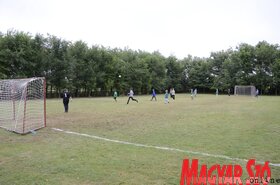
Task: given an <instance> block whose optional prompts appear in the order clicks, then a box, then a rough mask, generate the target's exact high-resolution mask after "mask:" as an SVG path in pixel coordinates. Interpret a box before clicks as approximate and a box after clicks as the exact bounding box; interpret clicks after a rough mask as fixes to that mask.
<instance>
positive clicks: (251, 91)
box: [234, 85, 256, 96]
mask: <svg viewBox="0 0 280 185" xmlns="http://www.w3.org/2000/svg"><path fill="white" fill-rule="evenodd" d="M255 94H256V87H255V86H252V85H249V86H244V85H236V86H235V87H234V95H247V96H255Z"/></svg>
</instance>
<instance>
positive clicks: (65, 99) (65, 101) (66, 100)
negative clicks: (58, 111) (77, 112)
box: [62, 89, 71, 113]
mask: <svg viewBox="0 0 280 185" xmlns="http://www.w3.org/2000/svg"><path fill="white" fill-rule="evenodd" d="M62 98H63V105H64V112H66V113H67V112H68V108H69V106H68V104H69V99H71V94H70V93H69V92H68V90H67V89H65V90H64V92H63V93H62Z"/></svg>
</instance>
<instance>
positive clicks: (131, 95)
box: [127, 89, 138, 104]
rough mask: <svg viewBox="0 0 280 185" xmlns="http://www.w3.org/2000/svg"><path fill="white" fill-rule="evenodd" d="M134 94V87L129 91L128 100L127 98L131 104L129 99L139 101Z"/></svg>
mask: <svg viewBox="0 0 280 185" xmlns="http://www.w3.org/2000/svg"><path fill="white" fill-rule="evenodd" d="M133 96H134V92H133V90H132V89H130V91H129V93H128V100H127V104H129V100H130V99H132V100H133V101H136V102H137V103H138V100H137V99H135V98H133Z"/></svg>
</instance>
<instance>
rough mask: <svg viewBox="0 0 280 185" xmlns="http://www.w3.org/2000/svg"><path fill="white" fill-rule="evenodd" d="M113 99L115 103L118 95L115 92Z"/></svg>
mask: <svg viewBox="0 0 280 185" xmlns="http://www.w3.org/2000/svg"><path fill="white" fill-rule="evenodd" d="M113 97H114V100H115V102H117V97H118V93H117V91H114V95H113Z"/></svg>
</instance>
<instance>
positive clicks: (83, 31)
mask: <svg viewBox="0 0 280 185" xmlns="http://www.w3.org/2000/svg"><path fill="white" fill-rule="evenodd" d="M9 29H15V30H18V31H25V32H29V33H31V34H32V35H33V36H34V35H35V34H36V33H41V34H43V35H45V36H47V35H46V34H47V33H49V34H51V35H55V36H58V37H61V38H63V39H66V40H68V41H78V40H82V41H85V42H86V43H87V44H88V45H103V46H105V47H111V48H114V47H118V48H122V49H123V48H124V47H129V48H131V49H134V50H138V49H140V50H144V51H148V52H153V51H159V52H161V53H162V54H163V55H164V56H169V55H175V56H176V57H178V58H183V57H186V56H187V55H188V54H191V55H193V56H198V57H209V55H210V52H212V51H221V50H226V49H228V48H230V47H233V48H234V47H235V46H237V45H238V44H240V43H244V42H245V43H248V44H251V45H255V44H257V43H258V42H259V41H263V40H266V41H267V42H269V43H271V44H279V43H280V0H44V1H41V0H0V31H1V32H2V33H6V31H7V30H9Z"/></svg>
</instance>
